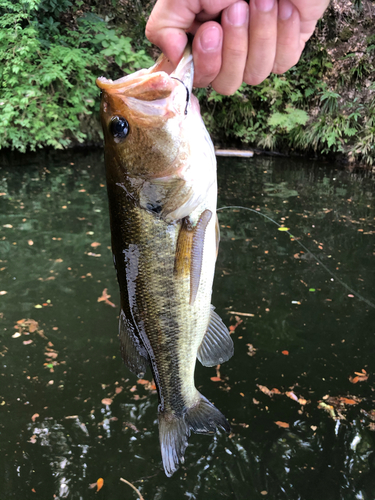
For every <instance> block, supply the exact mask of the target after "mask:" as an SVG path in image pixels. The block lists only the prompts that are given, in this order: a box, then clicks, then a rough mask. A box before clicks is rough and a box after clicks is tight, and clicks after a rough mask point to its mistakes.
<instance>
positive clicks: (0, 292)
mask: <svg viewBox="0 0 375 500" xmlns="http://www.w3.org/2000/svg"><path fill="white" fill-rule="evenodd" d="M7 293H8V292H6V291H5V290H0V295H6V294H7Z"/></svg>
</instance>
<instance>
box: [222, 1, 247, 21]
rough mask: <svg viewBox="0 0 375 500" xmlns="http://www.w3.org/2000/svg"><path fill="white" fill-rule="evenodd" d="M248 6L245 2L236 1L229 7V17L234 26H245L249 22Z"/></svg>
mask: <svg viewBox="0 0 375 500" xmlns="http://www.w3.org/2000/svg"><path fill="white" fill-rule="evenodd" d="M248 11H249V9H248V6H247V4H246V3H244V2H240V3H235V4H233V5H231V6H230V7H228V10H227V18H228V21H229V22H230V23H231V24H233V26H243V25H244V24H245V23H246V22H247V17H248Z"/></svg>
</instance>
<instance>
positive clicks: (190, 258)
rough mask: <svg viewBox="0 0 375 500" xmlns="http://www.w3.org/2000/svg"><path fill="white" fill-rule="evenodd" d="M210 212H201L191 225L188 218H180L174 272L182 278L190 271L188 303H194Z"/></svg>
mask: <svg viewBox="0 0 375 500" xmlns="http://www.w3.org/2000/svg"><path fill="white" fill-rule="evenodd" d="M211 217H212V212H211V211H210V210H205V211H204V212H202V214H201V216H200V217H199V220H198V222H197V224H196V225H195V226H194V227H193V226H192V224H191V222H190V220H189V218H188V217H185V218H184V219H183V220H182V225H181V229H180V232H179V235H178V240H177V247H176V257H175V265H174V274H175V276H176V277H177V278H182V277H184V276H187V275H188V273H190V301H189V303H190V305H191V306H192V305H194V302H195V299H196V297H197V293H198V288H199V282H200V278H201V272H202V259H203V248H204V237H205V233H206V228H207V224H208V223H209V222H210V220H211Z"/></svg>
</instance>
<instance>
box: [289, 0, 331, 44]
mask: <svg viewBox="0 0 375 500" xmlns="http://www.w3.org/2000/svg"><path fill="white" fill-rule="evenodd" d="M291 2H292V3H293V4H294V6H295V7H296V8H297V9H298V11H299V14H300V19H301V39H302V40H303V42H307V40H308V39H309V38H310V37H311V35H312V34H313V33H314V30H315V26H316V23H317V21H318V19H320V18H321V17H322V15H323V14H324V11H325V10H326V9H327V7H328V5H329V0H310V1H309V2H306V0H291Z"/></svg>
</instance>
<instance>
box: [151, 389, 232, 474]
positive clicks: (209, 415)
mask: <svg viewBox="0 0 375 500" xmlns="http://www.w3.org/2000/svg"><path fill="white" fill-rule="evenodd" d="M199 396H200V399H199V401H198V403H197V404H196V405H194V406H192V407H190V408H188V410H187V411H186V413H184V414H183V415H182V416H179V417H177V416H175V415H173V414H172V413H165V412H160V413H159V439H160V447H161V456H162V459H163V466H164V471H165V473H166V475H167V476H168V477H171V476H172V474H173V473H174V472H176V470H177V469H178V466H179V464H180V463H183V462H184V454H185V450H186V447H187V445H188V438H189V437H190V434H191V431H193V432H195V433H197V434H213V433H214V432H215V431H216V429H217V428H220V429H223V430H224V431H226V432H229V431H230V425H229V423H228V422H227V420H226V418H225V417H224V415H223V414H222V413H221V412H220V411H219V410H218V409H217V408H215V406H214V405H213V404H212V403H210V402H209V401H208V399H206V398H205V397H204V396H202V394H200V395H199Z"/></svg>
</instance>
